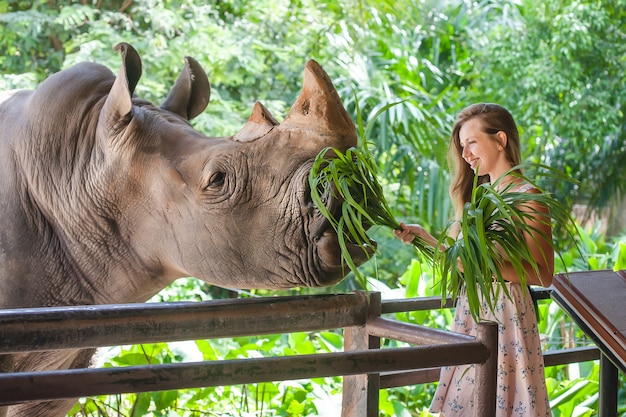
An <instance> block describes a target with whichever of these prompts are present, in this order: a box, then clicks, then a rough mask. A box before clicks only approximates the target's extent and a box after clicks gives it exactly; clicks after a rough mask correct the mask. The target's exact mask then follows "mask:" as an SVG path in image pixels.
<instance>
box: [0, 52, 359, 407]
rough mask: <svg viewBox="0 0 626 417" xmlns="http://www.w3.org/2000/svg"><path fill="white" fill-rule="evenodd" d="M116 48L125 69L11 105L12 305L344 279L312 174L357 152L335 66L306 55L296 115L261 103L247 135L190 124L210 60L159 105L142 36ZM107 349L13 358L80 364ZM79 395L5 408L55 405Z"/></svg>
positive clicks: (201, 104) (2, 276) (39, 366)
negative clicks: (175, 288) (145, 66)
mask: <svg viewBox="0 0 626 417" xmlns="http://www.w3.org/2000/svg"><path fill="white" fill-rule="evenodd" d="M116 49H117V50H118V51H119V52H120V54H121V57H122V64H121V66H120V69H119V71H118V74H117V76H116V75H115V74H114V73H113V72H112V71H111V70H110V69H108V68H107V67H105V66H103V65H99V64H96V63H87V62H85V63H80V64H77V65H75V66H73V67H71V68H69V69H66V70H63V71H60V72H58V73H56V74H54V75H52V76H50V77H49V78H48V79H47V80H45V81H44V82H42V83H41V84H40V85H39V86H38V88H36V89H35V90H34V91H26V90H22V91H17V92H13V93H12V94H10V95H9V94H7V95H5V98H4V101H3V102H2V103H1V104H0V167H1V168H0V169H1V170H2V175H1V176H0V207H1V209H0V213H1V216H2V217H1V219H2V227H1V228H0V308H20V307H38V306H62V305H91V304H112V303H129V302H144V301H146V300H148V299H149V298H150V297H151V296H153V295H154V294H156V293H157V292H158V291H160V290H161V289H163V288H164V287H165V286H167V285H168V284H169V283H171V282H173V281H174V280H175V279H178V278H180V277H197V278H199V279H202V280H204V281H206V282H208V283H210V284H214V285H217V286H226V287H235V288H268V289H276V288H285V287H297V286H298V287H301V286H326V285H331V284H334V283H336V282H338V281H339V280H341V279H342V278H343V277H344V276H345V274H346V273H347V272H348V270H349V269H348V268H346V267H345V265H343V264H342V260H341V254H340V250H339V246H338V240H337V235H336V233H335V232H334V231H333V229H332V228H331V226H330V224H329V223H328V221H326V219H325V218H324V217H323V216H322V215H321V214H320V212H319V211H318V210H317V208H316V207H315V206H314V205H313V204H312V202H311V199H310V190H309V189H308V180H307V178H308V175H309V172H310V169H311V166H312V164H313V160H314V159H315V157H316V155H317V154H318V153H319V152H320V151H321V150H322V149H324V148H325V147H334V148H338V149H341V150H346V149H348V148H349V147H353V146H356V145H357V137H356V131H355V126H354V123H353V122H352V121H351V119H350V117H349V115H348V113H347V112H346V110H345V108H344V107H343V105H342V103H341V100H340V98H339V95H338V94H337V91H336V90H335V88H334V86H333V84H332V82H331V80H330V78H329V77H328V75H327V74H326V73H325V72H324V70H323V69H322V68H321V66H319V64H317V63H316V62H315V61H309V62H308V63H307V64H306V66H305V69H304V82H303V86H302V91H301V93H300V95H299V96H298V98H297V99H296V101H295V103H294V104H293V106H292V108H291V110H290V112H289V113H288V115H287V116H286V118H285V119H284V120H283V121H282V123H279V122H277V120H276V119H275V118H274V117H273V116H272V115H271V114H270V112H269V111H268V110H267V109H266V108H265V107H263V105H262V104H260V103H255V105H254V108H253V111H252V113H251V116H250V118H249V119H248V121H247V123H246V124H245V125H244V127H243V128H242V129H241V130H240V131H239V132H238V133H236V134H234V135H233V136H231V137H207V136H205V135H204V134H202V133H200V132H198V131H197V130H196V129H194V128H193V127H192V126H191V125H190V123H189V120H191V119H193V118H194V117H196V116H197V115H198V114H200V113H201V112H203V111H204V109H205V108H206V106H207V104H208V102H209V95H210V85H209V81H208V78H207V75H206V73H205V72H204V70H203V69H202V67H201V66H200V65H199V63H198V62H197V61H196V60H194V59H193V58H191V57H187V58H185V64H184V68H183V70H182V72H181V74H180V75H179V77H178V79H177V80H176V82H175V84H174V86H173V87H172V89H171V91H170V93H169V95H168V96H167V98H166V99H165V100H164V101H163V103H162V104H161V105H160V106H156V105H153V104H151V103H150V102H148V101H146V100H143V99H141V98H139V97H136V96H135V95H134V89H135V87H136V85H137V83H138V81H139V78H140V76H141V73H142V64H141V60H140V57H139V55H138V54H137V52H136V51H135V49H133V47H132V46H131V45H129V44H126V43H121V44H119V45H117V46H116ZM9 96H10V97H9ZM7 97H9V98H7ZM329 201H334V200H333V199H329ZM329 204H331V203H329ZM332 204H334V205H336V204H337V201H335V202H334V203H332ZM331 209H332V210H336V207H331ZM352 250H353V255H354V259H355V261H356V262H357V263H362V262H364V261H365V260H366V258H367V255H366V253H365V252H364V251H363V248H362V247H353V248H352ZM93 353H94V352H93V351H91V350H87V351H65V350H64V351H55V352H42V353H30V354H22V355H14V356H13V357H11V356H8V355H7V356H4V357H3V358H2V359H3V361H2V363H3V364H4V369H5V370H6V369H13V370H15V371H26V370H35V369H36V370H44V369H62V368H79V367H86V366H89V364H90V360H91V357H92V355H93ZM73 402H74V401H54V402H44V403H29V404H21V405H16V406H11V407H8V411H7V410H6V409H5V410H4V412H5V413H7V414H8V416H11V417H17V416H24V417H34V416H38V417H53V416H54V417H56V416H62V415H64V414H65V413H66V412H67V411H68V410H69V408H70V407H71V406H72V404H73ZM0 414H2V412H0Z"/></svg>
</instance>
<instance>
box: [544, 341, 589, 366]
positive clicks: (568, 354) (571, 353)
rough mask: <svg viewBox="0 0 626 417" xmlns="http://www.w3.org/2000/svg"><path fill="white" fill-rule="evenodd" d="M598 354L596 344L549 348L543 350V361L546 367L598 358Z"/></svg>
mask: <svg viewBox="0 0 626 417" xmlns="http://www.w3.org/2000/svg"><path fill="white" fill-rule="evenodd" d="M600 355H601V354H600V349H598V348H597V347H596V346H584V347H579V348H572V349H559V350H549V351H546V352H543V362H544V364H545V366H546V367H548V366H557V365H567V364H569V363H578V362H588V361H595V360H598V359H600Z"/></svg>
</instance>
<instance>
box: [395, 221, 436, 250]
mask: <svg viewBox="0 0 626 417" xmlns="http://www.w3.org/2000/svg"><path fill="white" fill-rule="evenodd" d="M393 233H394V234H395V235H396V236H397V237H398V238H399V239H400V240H401V241H402V243H406V244H411V243H412V242H413V239H415V237H419V238H421V239H422V240H423V241H424V242H426V243H427V244H429V245H430V246H432V247H435V246H436V245H437V242H438V240H437V238H435V237H434V236H433V235H431V234H430V233H428V232H427V231H426V229H424V228H423V227H422V226H420V225H419V224H404V223H400V229H399V230H394V231H393Z"/></svg>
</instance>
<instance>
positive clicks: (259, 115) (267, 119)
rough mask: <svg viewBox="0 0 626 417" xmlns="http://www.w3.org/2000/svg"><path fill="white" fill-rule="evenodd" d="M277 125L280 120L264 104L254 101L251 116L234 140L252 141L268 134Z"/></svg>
mask: <svg viewBox="0 0 626 417" xmlns="http://www.w3.org/2000/svg"><path fill="white" fill-rule="evenodd" d="M276 125H278V122H277V121H276V119H274V116H272V114H271V113H270V111H269V110H268V109H266V108H265V106H264V105H262V104H261V103H259V102H258V101H257V102H256V103H254V107H253V108H252V114H251V115H250V118H249V119H248V121H247V122H246V124H245V125H244V126H243V128H242V129H241V130H240V131H239V132H238V133H237V134H236V135H235V136H233V140H236V141H237V142H252V141H253V140H256V139H259V138H261V137H263V136H265V135H267V134H268V133H269V131H270V130H272V129H273V128H274V126H276Z"/></svg>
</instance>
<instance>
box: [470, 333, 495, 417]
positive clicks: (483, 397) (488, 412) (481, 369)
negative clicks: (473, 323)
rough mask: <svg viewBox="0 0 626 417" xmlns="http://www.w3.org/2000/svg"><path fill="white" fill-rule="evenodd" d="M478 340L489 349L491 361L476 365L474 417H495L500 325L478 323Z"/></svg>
mask: <svg viewBox="0 0 626 417" xmlns="http://www.w3.org/2000/svg"><path fill="white" fill-rule="evenodd" d="M476 340H477V341H479V342H482V343H483V344H484V345H485V346H487V348H488V349H489V359H487V360H486V361H485V362H484V363H481V364H476V368H475V369H476V374H475V383H474V417H495V415H496V385H497V382H496V378H497V370H498V324H497V323H494V322H481V323H478V333H477V335H476Z"/></svg>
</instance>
